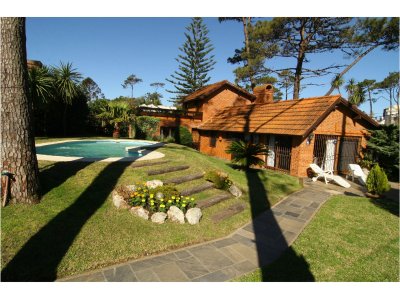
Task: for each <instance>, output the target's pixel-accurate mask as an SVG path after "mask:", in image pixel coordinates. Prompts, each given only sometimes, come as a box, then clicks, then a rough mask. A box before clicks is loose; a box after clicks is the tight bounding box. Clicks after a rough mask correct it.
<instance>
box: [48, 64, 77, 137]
mask: <svg viewBox="0 0 400 299" xmlns="http://www.w3.org/2000/svg"><path fill="white" fill-rule="evenodd" d="M52 71H53V74H54V80H55V83H54V85H55V87H56V90H57V92H58V95H59V97H60V98H61V100H62V102H63V103H64V111H63V133H64V136H66V135H67V112H68V107H69V106H71V104H72V101H73V100H74V98H76V97H78V96H79V93H80V92H82V90H81V89H80V87H79V80H80V79H82V75H81V73H79V72H78V71H77V69H76V68H73V67H72V63H70V62H67V63H63V62H60V66H59V67H53V69H52Z"/></svg>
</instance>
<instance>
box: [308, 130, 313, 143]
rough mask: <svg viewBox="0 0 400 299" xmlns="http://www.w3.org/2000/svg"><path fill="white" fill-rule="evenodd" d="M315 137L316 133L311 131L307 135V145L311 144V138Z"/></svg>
mask: <svg viewBox="0 0 400 299" xmlns="http://www.w3.org/2000/svg"><path fill="white" fill-rule="evenodd" d="M313 138H314V133H311V134H310V135H308V137H307V145H309V144H310V143H311V140H313Z"/></svg>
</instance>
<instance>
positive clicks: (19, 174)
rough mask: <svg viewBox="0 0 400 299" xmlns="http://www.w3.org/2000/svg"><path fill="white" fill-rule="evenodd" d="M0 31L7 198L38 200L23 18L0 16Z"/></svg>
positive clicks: (1, 164)
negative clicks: (9, 175) (9, 178)
mask: <svg viewBox="0 0 400 299" xmlns="http://www.w3.org/2000/svg"><path fill="white" fill-rule="evenodd" d="M0 28H1V29H0V31H1V43H0V44H1V54H0V56H1V63H0V70H1V81H0V83H1V84H0V85H1V129H0V130H1V136H0V141H1V142H0V143H1V160H0V168H1V170H2V171H5V170H7V171H9V172H11V173H12V174H13V178H14V179H13V181H12V182H11V189H10V195H11V201H12V202H13V203H28V204H32V203H37V202H38V201H39V176H38V175H39V171H38V164H37V159H36V149H35V140H34V133H33V132H34V130H33V111H32V105H31V103H30V101H31V98H30V95H29V93H28V77H27V76H28V70H27V61H26V37H25V19H24V18H0Z"/></svg>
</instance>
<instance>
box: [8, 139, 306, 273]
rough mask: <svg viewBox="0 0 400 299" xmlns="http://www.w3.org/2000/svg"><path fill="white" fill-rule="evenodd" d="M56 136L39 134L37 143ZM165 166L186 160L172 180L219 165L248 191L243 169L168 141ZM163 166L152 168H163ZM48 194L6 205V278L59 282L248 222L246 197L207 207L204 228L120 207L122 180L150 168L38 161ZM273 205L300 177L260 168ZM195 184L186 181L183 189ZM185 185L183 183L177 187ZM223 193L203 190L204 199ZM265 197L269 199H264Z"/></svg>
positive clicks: (215, 235)
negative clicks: (222, 216) (233, 208)
mask: <svg viewBox="0 0 400 299" xmlns="http://www.w3.org/2000/svg"><path fill="white" fill-rule="evenodd" d="M47 141H52V140H49V139H40V140H38V142H47ZM159 151H161V152H163V153H165V155H166V157H165V158H164V159H168V160H170V162H169V163H168V165H179V164H189V165H190V166H191V167H190V169H188V170H184V171H181V172H179V173H173V174H169V175H160V176H154V177H152V179H153V178H160V179H163V178H167V177H170V176H174V177H175V176H180V175H184V174H189V173H195V172H198V171H207V170H209V169H219V170H222V171H225V172H227V173H228V174H229V176H230V178H231V179H232V180H233V181H234V182H235V183H236V184H237V185H238V186H240V187H241V188H242V189H243V190H244V191H245V192H247V191H248V186H247V179H246V175H245V173H244V172H241V171H238V170H234V169H232V168H231V167H230V166H229V165H228V164H227V163H226V162H225V161H223V160H220V159H217V158H212V157H208V156H206V155H203V154H201V153H198V152H197V151H195V150H192V149H189V148H186V147H182V146H178V145H171V146H166V147H163V148H160V149H159ZM161 167H163V166H161V165H160V166H153V168H161ZM39 168H40V180H41V185H42V193H43V197H42V200H41V203H40V204H38V205H34V206H27V205H14V206H7V207H6V208H3V209H2V219H1V220H2V223H1V224H2V225H1V241H2V243H1V250H2V255H1V261H2V269H3V272H2V279H3V280H54V279H56V278H61V277H64V276H68V275H72V274H77V273H81V272H83V271H88V270H93V269H96V268H99V267H103V266H107V265H110V264H114V263H119V262H123V261H126V260H129V259H135V258H139V257H143V256H146V255H151V254H156V253H161V252H166V251H168V250H171V249H174V248H178V247H182V246H186V245H189V244H195V243H199V242H203V241H207V240H211V239H215V238H219V237H222V236H225V235H228V234H229V233H231V232H232V231H234V230H235V229H237V228H239V227H240V226H242V225H244V224H245V223H246V222H248V221H250V220H251V217H252V215H251V209H250V203H249V197H248V195H247V194H246V193H245V195H244V196H243V197H242V198H241V199H230V200H228V201H225V202H222V203H220V204H218V205H216V206H214V207H211V208H209V209H205V210H204V211H203V219H202V221H201V222H200V224H199V225H195V226H191V225H189V224H185V225H180V224H175V223H165V224H163V225H156V224H153V223H151V222H150V221H145V220H142V219H139V218H136V217H134V216H132V215H131V214H130V213H129V212H128V211H126V210H117V209H115V208H114V207H113V205H112V202H111V200H110V193H111V191H112V190H113V188H114V187H115V186H116V185H118V184H130V183H134V182H137V181H139V180H146V179H147V178H148V177H147V175H146V171H147V170H148V169H149V168H131V167H129V163H102V162H93V163H82V162H80V163H79V162H45V161H39ZM256 175H257V177H258V179H259V180H260V181H261V182H262V185H263V186H264V188H265V190H266V193H267V195H268V203H267V204H263V206H268V205H273V204H274V203H276V202H277V201H279V199H281V198H283V197H284V196H285V195H287V194H289V193H291V192H294V191H296V190H298V189H300V188H301V187H300V185H299V183H298V179H297V178H294V177H291V176H288V175H284V174H279V173H275V172H272V171H259V172H257V173H256ZM190 185H191V183H186V185H185V186H186V187H187V186H190ZM179 188H182V186H179ZM218 192H221V191H219V190H208V191H204V192H202V193H200V194H198V195H196V196H195V197H196V198H197V199H199V200H200V199H204V198H206V197H208V196H211V195H214V194H216V193H218ZM261 198H265V196H264V197H261ZM237 202H244V203H246V205H247V208H246V210H245V211H244V212H242V213H240V214H237V215H235V216H233V217H231V218H229V219H227V220H224V221H222V222H221V223H219V224H217V225H215V224H214V223H213V222H211V220H210V217H211V216H212V215H213V214H215V213H217V212H219V211H221V210H224V209H225V208H226V207H228V206H230V205H232V204H234V203H237Z"/></svg>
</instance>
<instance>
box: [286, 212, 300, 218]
mask: <svg viewBox="0 0 400 299" xmlns="http://www.w3.org/2000/svg"><path fill="white" fill-rule="evenodd" d="M285 215H289V216H293V217H296V218H297V217H299V216H300V214H298V213H293V212H289V211H287V212H285Z"/></svg>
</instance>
